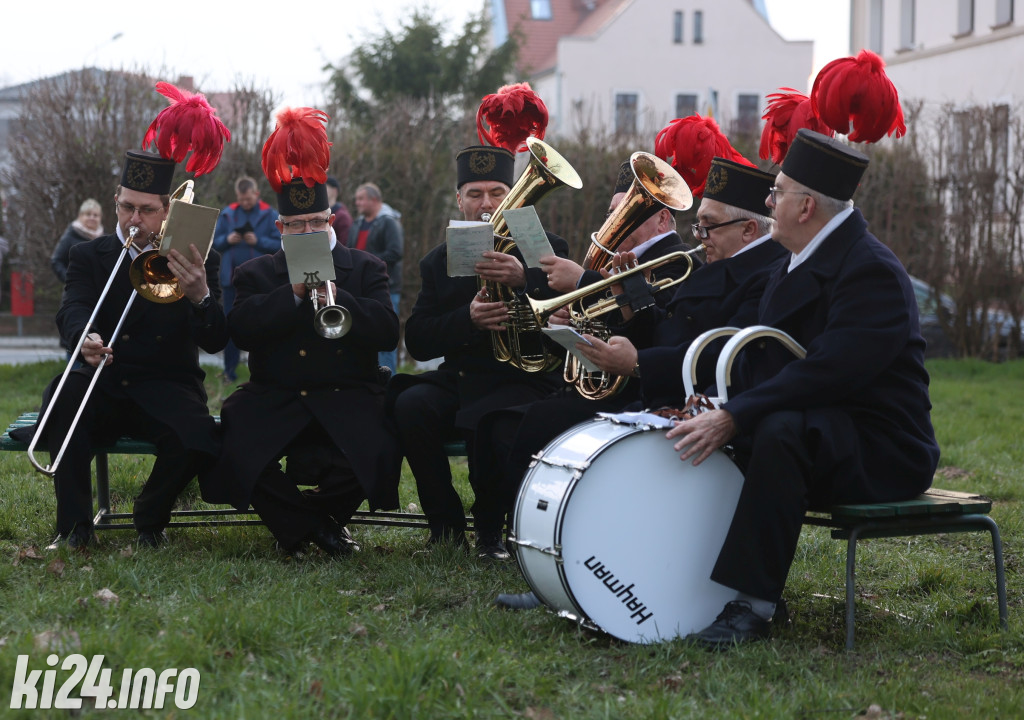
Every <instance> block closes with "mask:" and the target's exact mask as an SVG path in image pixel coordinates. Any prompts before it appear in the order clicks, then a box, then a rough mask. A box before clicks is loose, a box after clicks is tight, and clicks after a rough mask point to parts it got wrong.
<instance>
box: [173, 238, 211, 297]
mask: <svg viewBox="0 0 1024 720" xmlns="http://www.w3.org/2000/svg"><path fill="white" fill-rule="evenodd" d="M188 249H189V253H190V254H191V255H192V259H191V261H189V260H187V259H186V258H185V256H184V255H182V254H181V253H180V252H178V251H177V250H174V249H172V250H171V251H170V252H169V253H167V268H168V269H169V270H170V271H171V272H172V273H173V274H174V277H176V278H177V279H178V287H179V288H181V291H182V292H183V293H185V297H186V298H187V299H188V300H189V301H190V302H194V303H197V302H199V301H200V300H202V299H203V298H204V297H206V296H207V295H209V294H210V288H209V287H207V285H206V268H205V267H204V265H203V256H202V255H200V254H199V248H197V247H196V246H195V243H191V244H189V246H188Z"/></svg>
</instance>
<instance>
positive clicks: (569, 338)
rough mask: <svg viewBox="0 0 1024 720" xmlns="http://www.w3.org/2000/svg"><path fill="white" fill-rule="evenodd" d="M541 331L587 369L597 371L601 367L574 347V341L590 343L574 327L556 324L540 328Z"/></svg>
mask: <svg viewBox="0 0 1024 720" xmlns="http://www.w3.org/2000/svg"><path fill="white" fill-rule="evenodd" d="M541 332H543V333H544V334H545V335H547V336H548V337H549V338H551V339H552V340H554V341H555V342H556V343H558V344H559V345H561V346H562V347H564V348H565V349H566V350H568V351H569V352H571V353H572V354H573V356H575V357H576V359H578V360H579V361H580V364H581V365H583V367H585V368H586V369H587V370H590V371H599V370H600V369H601V368H599V367H598V366H597V365H595V364H594V363H592V362H590V360H588V359H587V358H586V357H585V356H584V355H583V354H582V353H581V352H580V351H579V350H577V349H576V343H584V344H585V345H592V343H591V342H590V341H589V340H587V339H586V338H585V337H583V336H582V335H581V334H580V333H579V332H577V331H576V330H575V329H574V328H571V327H569V326H568V325H556V326H554V327H545V328H541Z"/></svg>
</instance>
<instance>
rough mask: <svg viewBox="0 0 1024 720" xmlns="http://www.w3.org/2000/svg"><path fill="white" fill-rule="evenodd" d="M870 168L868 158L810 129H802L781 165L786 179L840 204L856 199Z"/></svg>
mask: <svg viewBox="0 0 1024 720" xmlns="http://www.w3.org/2000/svg"><path fill="white" fill-rule="evenodd" d="M867 167H868V157H867V155H864V154H863V153H861V152H858V151H856V150H854V149H853V148H851V147H850V146H849V145H847V144H845V143H842V142H839V141H838V140H836V139H835V138H830V137H828V136H827V135H822V134H821V133H816V132H814V131H813V130H808V129H807V128H800V130H799V131H798V132H797V134H796V137H795V138H793V144H792V145H790V146H789V152H787V153H786V157H785V159H784V160H783V161H782V172H784V173H786V177H790V178H793V179H794V180H796V181H797V182H798V183H800V184H801V185H806V186H807V187H809V188H810V189H811V190H816V191H817V192H820V193H821V194H822V195H826V196H828V197H831V198H835V199H837V200H849V199H850V198H852V197H853V193H854V191H855V190H856V189H857V185H858V183H860V179H861V177H862V176H863V175H864V171H865V170H866V169H867Z"/></svg>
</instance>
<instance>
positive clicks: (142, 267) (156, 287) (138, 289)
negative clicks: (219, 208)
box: [27, 180, 195, 477]
mask: <svg viewBox="0 0 1024 720" xmlns="http://www.w3.org/2000/svg"><path fill="white" fill-rule="evenodd" d="M193 185H194V183H193V181H192V180H188V181H186V182H185V183H183V184H182V185H181V186H179V187H178V189H177V190H175V191H174V193H173V194H172V195H171V198H172V199H171V210H173V209H174V206H175V203H184V204H186V205H191V203H192V200H193V199H194V197H195V193H194V192H193V190H192V188H193ZM170 219H171V214H170V212H168V214H167V218H166V219H165V220H164V221H163V223H162V224H161V226H160V233H159V234H158V235H156V236H155V237H154V239H153V244H155V245H159V244H160V241H161V240H162V239H163V236H164V233H165V232H166V230H167V224H168V221H169V220H170ZM138 234H139V228H138V226H136V225H132V226H131V227H130V228H129V229H128V238H127V239H126V240H125V241H124V246H123V247H122V248H121V254H120V255H119V256H118V258H117V261H116V262H115V263H114V268H113V269H112V270H111V271H110V276H109V277H108V278H107V283H106V285H104V286H103V290H102V291H101V292H100V296H99V298H98V299H97V300H96V306H95V307H94V308H93V310H92V314H90V315H89V319H88V320H87V321H86V323H85V327H84V328H83V329H82V333H81V335H80V337H79V338H78V343H77V344H76V345H75V349H74V350H73V351H72V352H71V358H70V359H69V360H68V364H67V366H66V367H65V368H64V373H63V374H62V375H61V378H60V381H59V382H58V383H57V387H56V388H55V389H54V391H53V395H52V396H51V397H50V402H49V404H48V405H47V407H46V411H45V412H44V413H43V415H42V417H40V418H39V422H38V423H37V424H36V433H35V435H34V436H33V437H32V442H31V443H29V446H28V450H27V453H28V459H29V462H30V463H32V466H33V467H35V469H36V470H38V471H39V472H41V473H43V474H44V475H49V476H51V477H52V476H53V475H54V474H55V473H56V472H57V466H58V465H59V464H60V461H61V458H62V457H63V456H64V452H65V451H66V450H67V447H68V443H69V442H70V441H71V437H72V435H74V432H75V428H77V427H78V421H79V419H80V418H81V417H82V412H83V411H84V410H85V405H86V403H88V401H89V398H90V397H91V396H92V392H93V388H94V387H96V382H97V381H98V380H99V378H100V374H101V373H102V372H103V368H104V367H106V362H107V357H108V356H107V355H104V356H103V357H102V358H101V359H100V363H99V365H98V366H97V367H96V371H95V372H94V373H93V375H92V379H91V380H90V381H89V386H88V387H87V388H86V390H85V395H84V396H83V397H82V402H81V404H79V406H78V411H77V412H76V413H75V417H74V418H73V419H72V421H71V426H70V427H69V428H68V432H67V435H66V436H65V438H64V442H63V443H62V444H61V446H60V450H59V451H58V452H57V455H56V457H53V458H51V459H50V464H49V465H42V464H41V463H40V462H39V461H38V460H36V457H35V448H36V444H37V443H38V442H39V438H41V437H42V435H43V428H44V427H45V426H46V423H47V421H48V420H49V418H50V411H51V410H53V408H54V407H55V406H56V404H57V398H58V397H59V396H60V393H61V390H62V389H63V387H64V383H65V382H66V381H67V379H68V376H69V375H70V374H71V371H72V370H73V369H74V366H75V362H76V361H77V360H78V355H79V353H80V352H81V351H82V345H83V344H85V341H86V339H87V338H88V336H89V332H90V330H91V329H92V326H93V323H95V322H96V317H97V316H98V315H99V312H100V308H101V307H102V306H103V302H104V301H105V300H106V297H107V293H108V292H110V287H111V286H112V285H113V284H114V278H115V277H117V273H118V270H120V268H121V264H122V263H123V262H124V258H125V256H126V255H128V251H129V248H131V246H132V243H133V242H134V241H135V236H136V235H138ZM158 257H159V258H160V260H162V261H163V262H162V263H161V262H160V261H158V260H157V259H156V258H158ZM128 277H129V279H130V280H131V282H132V287H133V288H134V289H133V290H132V294H131V295H129V296H128V301H127V302H126V303H125V306H124V310H123V311H122V312H121V317H120V319H118V321H117V325H116V326H115V327H114V331H113V332H112V333H111V334H110V338H109V339H108V343H109V344H108V347H113V345H114V340H115V338H117V337H118V336H119V335H120V332H121V326H123V325H124V321H125V319H126V318H127V317H128V311H129V310H131V307H132V304H133V303H134V302H135V298H136V297H138V296H140V295H141V296H142V297H144V298H145V299H147V300H149V301H150V302H155V303H170V302H174V301H176V300H179V299H181V298H182V297H184V293H183V292H182V290H181V289H180V287H179V286H178V281H177V279H176V278H175V277H174V276H173V274H172V273H170V271H169V270H168V269H167V260H166V258H163V257H160V255H159V250H147V251H145V252H141V253H139V254H138V256H136V258H135V259H134V260H133V261H132V263H131V266H130V267H129V269H128Z"/></svg>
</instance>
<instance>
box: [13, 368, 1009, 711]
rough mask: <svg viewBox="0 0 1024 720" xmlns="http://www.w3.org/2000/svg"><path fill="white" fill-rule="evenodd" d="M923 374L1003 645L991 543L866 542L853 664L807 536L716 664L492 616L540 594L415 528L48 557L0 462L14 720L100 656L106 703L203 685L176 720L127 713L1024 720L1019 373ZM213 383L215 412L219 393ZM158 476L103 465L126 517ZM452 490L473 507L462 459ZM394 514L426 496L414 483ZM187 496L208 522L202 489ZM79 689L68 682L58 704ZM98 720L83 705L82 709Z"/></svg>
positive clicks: (29, 474) (45, 510) (197, 535)
mask: <svg viewBox="0 0 1024 720" xmlns="http://www.w3.org/2000/svg"><path fill="white" fill-rule="evenodd" d="M60 369H61V364H59V363H40V364H36V365H28V366H15V367H0V387H2V388H3V392H2V393H0V410H2V412H0V420H3V422H5V423H6V422H9V421H10V420H12V419H14V418H15V417H16V416H17V415H18V414H19V413H20V412H22V411H24V410H28V409H34V408H35V407H36V406H37V405H38V401H39V395H40V393H41V390H42V387H43V385H44V384H45V383H46V381H47V380H48V379H49V378H50V377H51V376H53V375H54V374H56V373H57V372H59V371H60ZM929 370H930V372H931V373H932V399H933V402H934V405H935V409H934V414H933V419H934V421H935V425H936V431H937V433H938V436H939V442H940V445H941V447H942V461H941V463H940V469H939V476H938V477H937V478H936V482H935V484H936V485H937V486H939V487H944V488H948V489H953V490H964V491H972V492H980V493H983V494H986V495H988V496H990V497H992V498H993V499H994V501H995V507H994V509H993V513H992V514H993V517H994V518H995V520H996V521H997V522H998V524H999V526H1000V529H1001V531H1002V534H1003V541H1004V550H1005V555H1006V569H1007V583H1008V587H1009V604H1010V631H1009V632H1006V633H1004V632H1001V631H1000V630H999V627H998V616H997V607H996V599H995V582H994V573H993V572H992V560H991V545H990V543H988V541H987V538H986V536H983V535H981V534H970V535H948V536H944V535H938V536H930V537H922V538H901V539H886V540H870V541H864V542H862V543H861V544H860V545H859V548H860V550H859V552H858V577H857V588H858V601H857V638H856V640H857V648H856V650H855V651H854V652H846V651H845V650H844V649H843V643H844V632H845V627H844V603H843V575H844V563H843V558H844V556H845V553H844V550H845V543H844V542H842V541H836V540H832V539H830V537H829V535H828V532H827V531H826V530H822V529H818V528H807V529H805V530H804V534H803V536H802V539H801V543H800V547H799V550H798V553H797V557H796V562H795V564H794V566H793V569H792V572H791V573H790V577H789V583H788V585H787V589H786V592H785V597H786V599H787V601H788V603H789V607H790V612H791V615H792V622H791V624H790V625H788V626H786V627H782V628H778V629H777V630H776V632H775V634H774V637H773V639H772V640H771V641H769V642H766V643H758V644H754V645H752V646H748V647H742V648H739V649H736V650H733V651H730V652H726V653H708V652H705V651H703V650H699V649H696V648H693V647H689V646H687V645H686V644H684V643H683V642H679V641H677V642H672V643H665V644H661V645H656V646H639V645H629V644H626V643H622V642H619V641H616V640H612V639H610V638H608V637H606V636H602V635H599V634H595V633H592V632H589V631H586V630H582V629H579V628H578V627H576V626H575V625H573V624H572V623H570V622H569V621H567V620H564V619H561V618H558V617H555V616H554V615H552V614H550V613H547V612H544V611H531V612H519V613H515V612H505V611H501V610H498V609H496V608H494V607H493V606H492V601H493V599H494V597H495V595H496V594H497V593H499V592H507V591H513V592H519V591H523V590H526V589H527V587H526V585H525V584H524V582H523V580H522V579H521V577H520V575H519V572H518V570H517V569H516V568H515V567H514V565H505V566H501V567H493V566H488V565H483V564H481V563H479V562H478V561H476V560H475V559H474V558H471V557H469V556H467V555H465V554H463V553H461V552H459V551H457V550H449V551H446V552H433V553H429V554H428V553H425V552H423V542H424V540H425V534H424V532H425V531H418V530H409V529H373V528H367V527H364V526H354V527H353V530H354V533H355V535H356V537H357V539H358V540H359V541H360V542H361V543H362V545H363V548H364V549H363V552H362V553H360V554H358V555H357V556H355V557H354V558H352V559H349V560H344V561H331V560H329V559H327V558H324V557H322V556H320V555H317V554H313V555H311V556H309V557H307V558H306V559H305V560H303V561H300V562H284V561H282V560H281V559H280V558H279V557H278V556H277V555H276V553H275V552H274V551H273V549H272V542H271V537H270V535H269V533H268V532H267V531H266V530H265V529H264V528H262V527H239V528H216V529H215V528H198V529H188V530H177V531H171V543H170V545H169V546H167V547H165V548H162V549H160V550H156V551H137V550H134V548H133V546H132V540H133V539H134V533H130V532H108V533H105V534H102V535H101V537H100V540H101V544H100V545H99V546H98V547H97V548H94V549H92V550H91V551H90V552H87V553H75V552H67V551H64V550H62V551H60V552H57V553H50V552H46V551H44V550H43V547H44V546H45V545H46V544H47V542H48V541H49V540H50V539H51V537H52V534H53V533H52V528H53V514H54V500H53V490H52V487H51V485H50V482H49V481H48V480H47V479H46V478H44V477H43V476H41V475H39V474H37V473H36V472H35V471H34V470H33V469H32V468H31V466H30V465H29V463H28V460H27V458H26V457H25V456H24V455H22V454H14V453H3V454H2V456H0V483H2V486H0V487H2V490H0V610H2V612H0V717H4V718H6V717H33V718H38V717H67V716H68V715H69V714H70V713H69V712H68V711H67V710H27V709H22V710H12V709H9V708H10V698H11V692H12V687H13V683H14V678H15V675H16V672H17V663H18V656H19V655H27V656H28V657H29V659H28V665H27V667H28V669H29V670H43V671H45V670H48V669H50V666H48V665H47V658H48V656H49V655H50V654H51V653H53V654H55V655H57V656H58V657H59V658H60V660H61V661H63V659H64V658H66V657H67V656H69V655H72V654H74V653H80V654H81V655H82V656H84V658H85V660H86V661H88V660H91V659H92V658H93V657H94V656H96V655H103V656H104V661H103V667H104V668H108V669H111V670H112V677H111V682H112V684H113V686H114V691H115V694H114V698H115V699H116V698H117V697H118V693H119V686H120V683H121V679H122V677H123V673H124V672H125V671H126V669H128V668H131V669H133V671H136V670H138V669H140V668H144V667H148V668H152V669H154V670H155V673H156V674H157V675H159V674H160V673H161V671H162V670H165V669H168V668H176V669H177V670H178V672H179V673H181V672H182V671H183V670H184V669H185V668H195V669H196V670H197V671H198V672H199V674H200V676H201V682H200V684H199V687H198V690H197V692H196V695H195V698H194V699H195V705H194V706H193V707H192V708H191V710H187V711H186V710H179V709H177V708H175V705H174V703H173V701H172V700H173V693H171V694H169V695H168V697H167V701H166V702H165V705H164V707H163V708H162V709H159V710H158V709H152V710H143V711H135V712H141V713H142V714H143V715H144V716H147V717H167V718H171V717H182V716H185V715H186V714H187V715H188V716H192V717H202V718H314V717H316V718H464V717H465V718H468V717H479V718H507V717H522V718H529V719H530V720H553V719H555V718H753V717H763V718H829V719H832V718H854V717H858V716H865V715H866V716H868V717H877V718H929V719H930V720H936V719H938V718H964V717H972V718H997V717H999V718H1017V717H1024V682H1022V680H1024V619H1022V605H1024V594H1022V585H1021V581H1022V575H1024V572H1022V565H1021V544H1022V540H1024V512H1022V511H1024V479H1022V470H1021V468H1022V467H1024V439H1022V437H1024V432H1022V431H1024V361H1017V362H1012V363H1006V364H1002V365H991V364H986V363H982V362H975V361H953V360H943V361H933V362H931V363H930V364H929ZM208 372H209V374H210V375H211V376H212V377H213V376H216V374H217V371H216V369H213V368H210V369H208ZM208 387H209V388H210V391H211V407H212V408H213V409H214V411H216V410H217V409H219V406H220V401H221V400H222V399H223V396H224V393H225V389H223V388H222V387H220V386H219V385H218V383H217V381H216V380H209V381H208ZM228 390H230V388H228ZM151 462H152V461H151V459H149V458H142V457H117V458H112V459H111V486H112V491H113V493H114V496H115V497H114V503H115V506H119V508H120V509H126V508H130V503H131V497H132V496H133V495H134V494H135V493H136V492H137V491H138V489H139V487H140V484H141V479H142V478H144V477H145V476H146V475H147V474H148V470H149V467H150V464H151ZM457 475H458V480H459V483H460V491H464V492H463V496H464V498H466V500H467V503H468V502H469V501H470V500H471V498H470V494H469V490H468V484H467V483H466V471H465V467H464V465H463V466H460V465H457ZM402 498H403V504H407V503H412V502H415V501H416V497H415V488H414V485H413V483H412V479H411V477H410V476H408V475H406V476H405V477H404V478H403V483H402ZM180 502H181V503H182V504H186V505H201V503H200V502H199V500H198V493H197V490H195V487H194V484H193V487H192V488H191V489H190V491H189V492H188V493H187V494H186V495H185V496H183V497H182V499H181V501H180ZM666 550H667V549H666V548H657V547H652V548H650V549H649V551H650V552H651V553H658V552H664V551H666ZM642 561H643V558H637V562H642ZM104 590H106V591H109V593H112V594H113V595H114V596H116V599H113V598H111V597H110V596H109V595H105V594H104V593H103V592H101V591H104ZM69 677H71V673H70V670H62V669H60V668H59V667H58V669H57V672H56V673H55V678H56V684H55V694H56V690H59V688H60V686H61V684H62V683H63V682H64V681H65V680H67V679H68V678H69ZM43 683H44V680H40V681H39V682H38V687H39V688H42V686H43ZM74 687H76V689H77V688H78V687H80V686H79V685H74ZM108 712H115V711H108ZM94 713H96V711H95V710H94V709H92V708H91V707H89V703H88V701H87V702H86V709H85V710H83V711H82V714H84V715H90V714H94Z"/></svg>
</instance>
